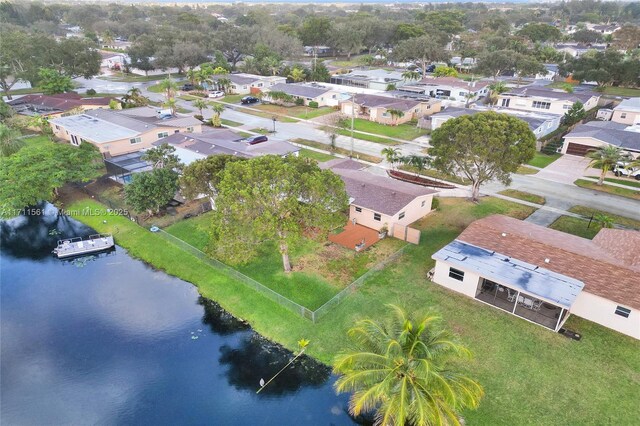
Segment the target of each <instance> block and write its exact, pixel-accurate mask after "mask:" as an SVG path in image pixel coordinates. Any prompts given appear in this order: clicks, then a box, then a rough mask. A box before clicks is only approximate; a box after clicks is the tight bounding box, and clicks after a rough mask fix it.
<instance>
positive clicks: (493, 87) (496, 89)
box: [488, 81, 509, 105]
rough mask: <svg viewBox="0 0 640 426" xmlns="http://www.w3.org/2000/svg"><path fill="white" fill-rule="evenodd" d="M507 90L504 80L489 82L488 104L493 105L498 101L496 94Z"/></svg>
mask: <svg viewBox="0 0 640 426" xmlns="http://www.w3.org/2000/svg"><path fill="white" fill-rule="evenodd" d="M507 90H509V88H508V87H507V85H506V83H505V82H504V81H496V82H495V83H492V84H490V85H489V96H488V101H489V104H491V105H495V104H496V103H498V96H499V95H500V94H501V93H504V92H506V91H507Z"/></svg>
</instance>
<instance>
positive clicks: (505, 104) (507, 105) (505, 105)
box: [501, 99, 511, 108]
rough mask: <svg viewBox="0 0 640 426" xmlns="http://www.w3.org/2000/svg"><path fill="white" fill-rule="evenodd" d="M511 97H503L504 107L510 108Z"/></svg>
mask: <svg viewBox="0 0 640 426" xmlns="http://www.w3.org/2000/svg"><path fill="white" fill-rule="evenodd" d="M510 101H511V99H503V100H502V105H501V106H503V107H506V108H509V103H510Z"/></svg>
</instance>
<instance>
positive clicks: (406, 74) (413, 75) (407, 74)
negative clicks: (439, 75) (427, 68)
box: [402, 71, 421, 81]
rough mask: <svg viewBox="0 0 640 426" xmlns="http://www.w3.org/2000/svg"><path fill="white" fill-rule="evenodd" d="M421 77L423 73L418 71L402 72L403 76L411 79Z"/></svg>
mask: <svg viewBox="0 0 640 426" xmlns="http://www.w3.org/2000/svg"><path fill="white" fill-rule="evenodd" d="M420 77H421V75H420V73H419V72H418V71H405V72H403V73H402V78H404V79H405V80H409V81H413V80H420Z"/></svg>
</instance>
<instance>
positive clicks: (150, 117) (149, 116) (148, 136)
mask: <svg viewBox="0 0 640 426" xmlns="http://www.w3.org/2000/svg"><path fill="white" fill-rule="evenodd" d="M49 124H50V126H51V129H52V130H53V134H54V135H55V136H56V137H57V138H59V139H62V140H66V141H68V142H69V143H71V144H72V145H80V144H81V143H82V142H87V143H91V144H93V145H95V146H97V147H98V148H99V149H100V152H101V153H102V154H103V155H104V156H105V157H110V156H114V155H120V154H127V153H130V152H135V151H140V150H143V149H147V148H151V147H152V144H153V142H155V141H157V140H158V139H162V138H165V137H167V136H169V135H171V134H173V133H185V132H189V133H200V132H201V131H202V123H201V122H200V121H199V120H197V119H196V118H194V117H190V116H175V117H171V118H166V119H161V118H159V117H158V111H157V110H156V109H155V108H152V107H140V108H131V109H125V110H120V111H113V110H93V111H87V112H85V113H84V114H80V115H74V116H69V117H60V118H56V119H53V120H50V121H49Z"/></svg>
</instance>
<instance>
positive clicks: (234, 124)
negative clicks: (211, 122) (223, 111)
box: [220, 118, 242, 127]
mask: <svg viewBox="0 0 640 426" xmlns="http://www.w3.org/2000/svg"><path fill="white" fill-rule="evenodd" d="M220 123H222V125H223V126H230V127H240V126H242V123H238V122H237V121H233V120H227V119H226V118H221V119H220Z"/></svg>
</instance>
